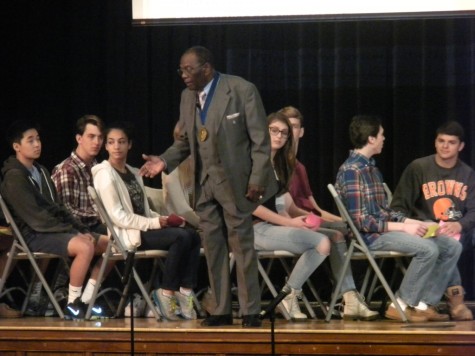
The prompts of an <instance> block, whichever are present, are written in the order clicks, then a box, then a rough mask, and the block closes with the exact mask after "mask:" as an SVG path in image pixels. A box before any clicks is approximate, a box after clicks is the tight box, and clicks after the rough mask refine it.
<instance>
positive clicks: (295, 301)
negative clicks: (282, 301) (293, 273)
mask: <svg viewBox="0 0 475 356" xmlns="http://www.w3.org/2000/svg"><path fill="white" fill-rule="evenodd" d="M299 298H300V293H296V294H295V296H294V297H293V298H292V300H291V301H290V313H289V314H293V313H294V312H297V311H300V307H299Z"/></svg>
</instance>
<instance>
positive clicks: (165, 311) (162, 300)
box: [152, 288, 180, 321]
mask: <svg viewBox="0 0 475 356" xmlns="http://www.w3.org/2000/svg"><path fill="white" fill-rule="evenodd" d="M152 297H153V301H154V302H155V305H156V306H158V309H159V310H160V314H161V315H162V316H163V317H164V318H165V319H167V320H170V321H177V320H180V317H179V316H178V315H176V309H177V300H176V298H175V296H174V295H173V296H170V297H169V296H166V295H163V289H162V288H159V289H155V290H154V291H153V292H152Z"/></svg>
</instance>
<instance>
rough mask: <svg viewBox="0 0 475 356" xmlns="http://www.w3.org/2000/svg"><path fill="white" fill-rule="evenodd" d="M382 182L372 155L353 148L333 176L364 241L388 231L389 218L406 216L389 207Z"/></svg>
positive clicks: (372, 240) (368, 242)
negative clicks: (366, 155) (370, 156)
mask: <svg viewBox="0 0 475 356" xmlns="http://www.w3.org/2000/svg"><path fill="white" fill-rule="evenodd" d="M383 182H384V181H383V176H382V174H381V172H380V171H379V169H378V168H377V167H376V166H375V161H374V159H373V158H371V159H368V158H366V157H365V156H363V155H362V154H359V153H357V152H356V151H351V152H350V156H349V157H348V159H347V160H346V161H345V162H344V163H343V164H342V166H341V167H340V169H339V170H338V174H337V177H336V183H335V189H336V191H337V192H338V194H339V195H340V197H341V199H342V201H343V204H345V206H346V208H347V210H348V213H349V214H350V216H351V219H352V220H353V222H354V223H355V226H356V228H357V229H358V230H359V231H360V232H361V235H362V237H363V239H364V240H365V242H366V244H367V245H371V243H373V242H374V240H376V239H377V238H378V237H379V236H380V235H381V234H382V233H385V232H387V231H388V222H390V221H391V222H399V221H403V220H404V219H405V216H404V215H403V214H401V213H399V212H396V211H393V210H391V209H390V208H389V205H388V200H387V197H386V194H385V192H384V187H383Z"/></svg>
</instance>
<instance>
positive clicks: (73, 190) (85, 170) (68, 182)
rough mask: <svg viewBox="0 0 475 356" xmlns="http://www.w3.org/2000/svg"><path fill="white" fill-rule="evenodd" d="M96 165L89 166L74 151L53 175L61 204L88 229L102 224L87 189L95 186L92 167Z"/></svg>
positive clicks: (56, 168)
mask: <svg viewBox="0 0 475 356" xmlns="http://www.w3.org/2000/svg"><path fill="white" fill-rule="evenodd" d="M96 164H97V161H96V160H94V161H93V162H92V163H91V164H90V165H87V164H86V163H85V162H84V161H83V160H82V159H81V158H79V156H78V155H77V154H76V152H74V151H73V152H72V153H71V156H69V157H68V158H66V159H65V160H64V161H63V162H61V163H60V164H58V165H57V166H56V167H54V169H53V174H52V175H51V179H52V180H53V182H54V185H55V186H56V190H57V191H58V198H59V200H60V201H61V203H63V204H64V206H65V207H66V208H67V209H68V210H69V211H70V212H71V214H73V216H75V217H76V218H77V219H79V220H80V221H81V222H82V223H83V224H84V225H86V226H88V227H91V226H94V225H96V224H98V223H100V222H101V220H100V218H99V216H98V214H97V212H96V209H95V205H94V202H93V201H92V199H91V197H90V196H89V193H88V191H87V187H88V186H89V185H91V186H92V185H93V180H92V173H91V167H92V166H94V165H96Z"/></svg>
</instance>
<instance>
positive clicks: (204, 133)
mask: <svg viewBox="0 0 475 356" xmlns="http://www.w3.org/2000/svg"><path fill="white" fill-rule="evenodd" d="M207 138H208V130H206V128H205V127H202V128H200V141H201V142H204V141H206V139H207Z"/></svg>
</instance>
